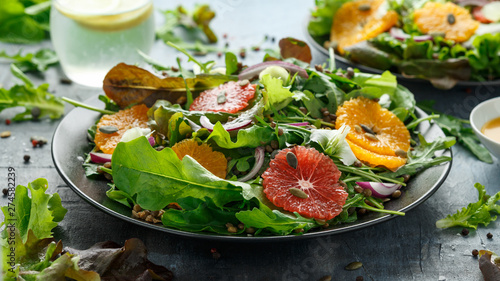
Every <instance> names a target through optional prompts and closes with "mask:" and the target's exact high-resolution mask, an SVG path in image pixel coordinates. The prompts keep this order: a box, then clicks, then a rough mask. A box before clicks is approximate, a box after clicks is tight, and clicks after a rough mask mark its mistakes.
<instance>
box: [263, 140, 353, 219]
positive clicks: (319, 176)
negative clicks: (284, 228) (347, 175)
mask: <svg viewBox="0 0 500 281" xmlns="http://www.w3.org/2000/svg"><path fill="white" fill-rule="evenodd" d="M288 153H292V154H293V156H292V155H288V157H287V154H288ZM287 158H289V159H288V160H287ZM290 158H291V159H292V160H290ZM290 161H295V162H293V163H290ZM294 167H295V168H294ZM340 174H341V173H340V171H339V169H338V168H337V166H336V165H335V164H334V163H333V160H332V159H331V158H330V157H328V156H326V155H324V154H322V153H320V152H319V151H317V150H316V149H314V148H306V147H303V146H294V147H292V148H286V149H283V150H281V151H280V152H279V153H278V154H277V155H276V156H275V158H274V159H273V160H272V161H271V163H270V164H269V168H268V169H267V170H266V171H265V172H264V173H263V174H262V178H264V182H263V186H264V193H265V194H266V197H267V198H268V199H269V200H270V201H271V202H272V203H273V204H274V205H276V206H278V207H282V208H283V209H285V210H287V211H290V212H297V213H299V214H300V215H302V216H306V217H312V218H316V219H322V220H330V219H332V218H334V217H335V216H337V215H338V214H340V212H342V207H343V206H344V204H345V200H346V199H347V195H348V194H347V192H346V191H345V190H344V189H343V188H342V187H341V186H340V185H339V184H338V180H339V178H340Z"/></svg>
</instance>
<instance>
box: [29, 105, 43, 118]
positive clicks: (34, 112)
mask: <svg viewBox="0 0 500 281" xmlns="http://www.w3.org/2000/svg"><path fill="white" fill-rule="evenodd" d="M40 114H42V110H41V109H40V107H38V106H35V107H33V108H32V109H31V117H33V119H38V117H40Z"/></svg>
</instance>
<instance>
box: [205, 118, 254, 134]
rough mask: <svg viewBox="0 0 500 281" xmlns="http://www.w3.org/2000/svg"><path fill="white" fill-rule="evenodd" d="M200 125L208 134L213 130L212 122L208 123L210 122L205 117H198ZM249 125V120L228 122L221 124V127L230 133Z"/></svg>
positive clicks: (250, 122) (250, 121)
mask: <svg viewBox="0 0 500 281" xmlns="http://www.w3.org/2000/svg"><path fill="white" fill-rule="evenodd" d="M200 124H201V126H202V127H203V128H205V129H207V130H208V131H209V132H212V131H213V130H214V124H212V122H210V120H209V119H208V117H206V116H201V117H200ZM250 124H252V120H251V119H245V120H235V121H233V122H228V123H226V124H223V125H222V127H224V129H226V131H228V132H231V131H235V130H239V129H242V128H245V127H246V126H248V125H250Z"/></svg>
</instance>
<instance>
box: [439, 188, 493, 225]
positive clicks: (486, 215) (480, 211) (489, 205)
mask: <svg viewBox="0 0 500 281" xmlns="http://www.w3.org/2000/svg"><path fill="white" fill-rule="evenodd" d="M474 187H475V188H476V189H477V191H478V198H479V200H478V201H477V202H475V203H470V204H469V205H467V207H464V208H462V210H458V211H457V213H455V214H451V215H448V216H446V218H444V219H440V220H438V221H437V222H436V227H438V228H449V227H453V226H463V227H470V228H474V229H477V227H478V225H479V224H483V225H484V226H488V224H489V223H490V222H492V221H495V220H496V219H497V216H494V215H492V214H491V213H495V214H500V205H498V204H496V202H497V201H498V200H500V192H497V193H496V194H495V195H493V196H490V195H488V194H486V189H485V188H484V185H481V184H480V183H476V184H475V185H474Z"/></svg>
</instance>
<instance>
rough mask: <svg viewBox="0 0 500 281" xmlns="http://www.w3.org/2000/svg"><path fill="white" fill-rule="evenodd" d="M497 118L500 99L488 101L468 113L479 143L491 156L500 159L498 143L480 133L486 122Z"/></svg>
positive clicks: (499, 115)
mask: <svg viewBox="0 0 500 281" xmlns="http://www.w3.org/2000/svg"><path fill="white" fill-rule="evenodd" d="M498 117H500V97H497V98H493V99H489V100H487V101H484V102H482V103H480V104H478V105H477V106H476V107H474V109H473V110H472V112H471V113H470V116H469V121H470V124H471V126H472V129H473V130H474V133H475V134H476V136H477V137H478V138H479V140H480V141H481V143H482V144H483V145H484V146H485V147H486V148H487V149H488V150H489V151H490V152H491V154H493V155H494V156H495V157H496V158H497V159H500V142H496V141H494V140H492V139H490V138H488V137H487V136H485V135H484V134H483V133H481V128H482V127H483V126H484V124H486V122H488V121H490V120H492V119H495V118H498Z"/></svg>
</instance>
